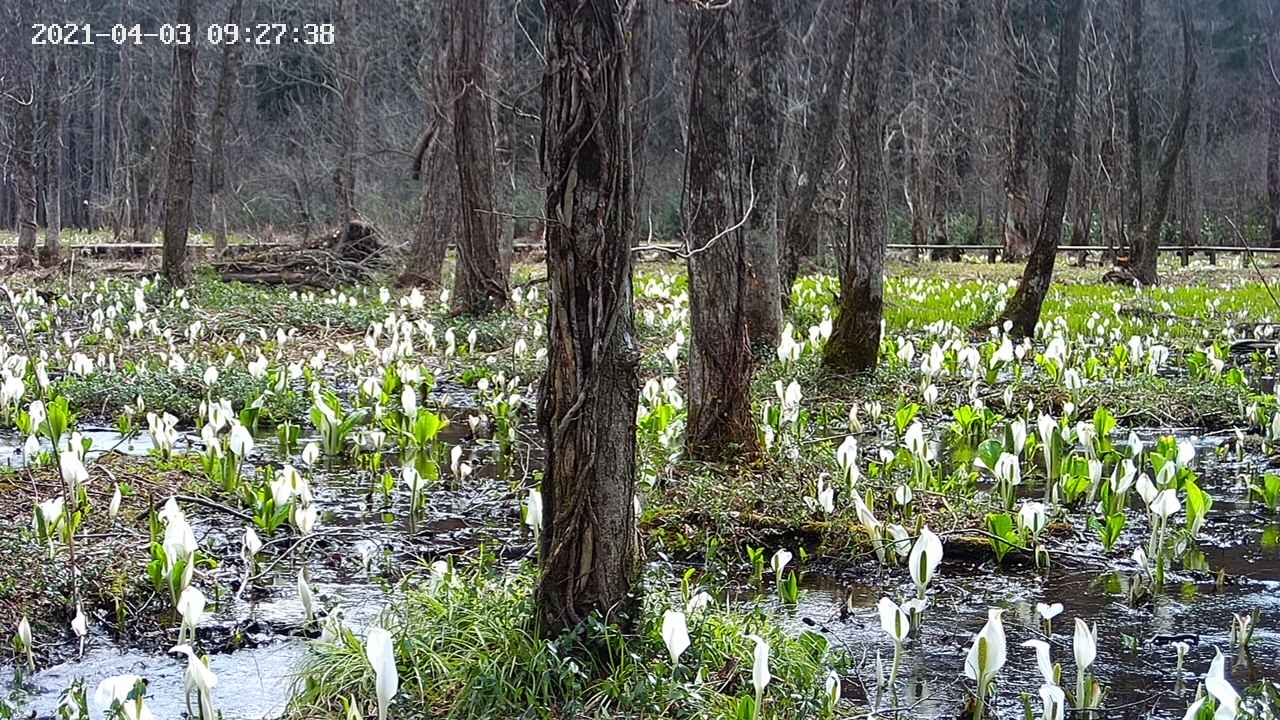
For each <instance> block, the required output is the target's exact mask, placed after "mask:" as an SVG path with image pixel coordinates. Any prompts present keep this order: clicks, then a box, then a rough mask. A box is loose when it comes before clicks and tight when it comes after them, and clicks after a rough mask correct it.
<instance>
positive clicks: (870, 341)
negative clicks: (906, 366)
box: [822, 0, 892, 373]
mask: <svg viewBox="0 0 1280 720" xmlns="http://www.w3.org/2000/svg"><path fill="white" fill-rule="evenodd" d="M891 8H892V3H891V2H890V0H868V1H867V4H866V7H865V8H864V9H863V12H862V19H861V23H862V35H861V38H860V40H859V42H858V51H857V60H856V61H855V63H854V67H855V78H854V79H855V83H856V86H855V89H854V93H853V107H852V109H851V110H850V113H849V145H850V157H851V162H850V168H849V170H850V177H849V193H850V201H849V230H848V234H847V236H846V238H845V243H846V248H845V251H844V252H843V253H842V256H843V257H844V258H846V260H845V267H844V271H843V272H842V273H841V282H840V306H839V308H838V309H837V311H836V317H835V323H834V328H833V329H832V333H831V338H830V339H829V340H828V341H827V345H826V347H825V348H824V350H823V354H822V362H823V365H825V366H826V367H827V368H829V369H831V370H833V371H836V372H841V373H855V372H868V371H871V370H874V369H875V367H876V361H877V359H878V358H879V355H880V320H881V317H882V316H883V312H884V255H885V242H886V228H885V178H884V133H885V120H884V113H883V112H882V110H881V107H880V86H881V84H882V83H883V74H884V65H885V61H884V58H885V55H887V54H888V51H887V49H886V48H885V43H886V41H887V39H888V36H889V23H890V22H891V21H892V9H891Z"/></svg>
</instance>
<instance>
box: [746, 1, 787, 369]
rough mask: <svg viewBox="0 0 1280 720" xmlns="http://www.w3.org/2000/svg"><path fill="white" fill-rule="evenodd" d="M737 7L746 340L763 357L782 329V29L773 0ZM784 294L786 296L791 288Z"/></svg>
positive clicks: (748, 2) (773, 345)
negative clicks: (745, 188) (745, 204)
mask: <svg viewBox="0 0 1280 720" xmlns="http://www.w3.org/2000/svg"><path fill="white" fill-rule="evenodd" d="M741 5H742V6H741V7H740V8H738V17H737V22H738V23H739V27H740V32H739V38H738V47H739V49H740V50H741V51H742V53H743V55H744V58H743V65H744V66H745V67H744V72H743V80H744V85H745V87H744V89H743V97H744V100H743V104H742V118H743V122H744V124H745V130H744V137H743V153H742V161H743V162H744V163H746V168H745V169H744V170H743V171H742V172H743V173H744V174H745V176H746V178H747V182H748V183H750V186H751V187H750V188H749V192H750V193H751V194H752V195H753V196H754V206H753V207H751V208H750V211H749V212H750V215H749V216H748V218H747V224H746V226H745V227H744V231H743V234H744V240H743V246H742V247H743V253H744V254H745V257H744V259H743V262H744V265H745V267H746V293H745V295H744V297H743V300H742V302H743V313H744V314H745V315H746V318H745V319H746V323H747V337H748V339H749V341H750V342H751V344H752V345H753V346H756V347H759V348H761V349H763V351H764V352H765V353H767V352H768V351H770V350H772V349H773V348H775V347H777V345H778V336H779V333H781V331H782V289H781V287H780V276H779V267H778V260H779V253H778V250H779V247H778V172H779V168H780V164H779V163H780V161H781V158H780V157H779V151H780V148H781V145H782V107H781V97H782V90H781V80H782V79H781V77H780V73H781V68H782V55H783V47H782V44H783V31H782V26H781V22H780V17H779V12H778V7H777V4H776V3H775V2H774V1H773V0H744V2H742V4H741ZM787 291H788V292H790V286H788V288H787Z"/></svg>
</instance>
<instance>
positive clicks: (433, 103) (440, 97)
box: [399, 50, 457, 289]
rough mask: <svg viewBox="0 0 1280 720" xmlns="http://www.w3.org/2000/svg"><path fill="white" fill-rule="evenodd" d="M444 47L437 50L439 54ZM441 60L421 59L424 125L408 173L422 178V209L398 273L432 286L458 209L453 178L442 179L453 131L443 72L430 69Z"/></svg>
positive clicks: (409, 280) (412, 282) (409, 281)
mask: <svg viewBox="0 0 1280 720" xmlns="http://www.w3.org/2000/svg"><path fill="white" fill-rule="evenodd" d="M446 52H447V50H446V51H442V52H441V56H442V57H444V56H445V53H446ZM442 65H443V63H441V62H436V63H423V78H422V84H423V87H424V94H425V95H426V96H427V102H426V107H425V112H424V118H425V123H426V130H425V131H424V132H423V134H422V137H421V138H420V139H419V141H418V146H417V147H416V148H415V149H414V160H413V173H412V175H413V179H414V180H419V181H421V183H422V191H421V200H420V202H421V209H420V211H419V213H420V214H419V217H418V224H417V227H415V228H414V234H413V247H412V248H411V249H410V251H409V258H408V263H407V266H406V267H405V270H404V272H403V273H402V274H401V275H400V278H399V283H400V284H401V285H405V286H409V285H419V286H422V287H425V288H432V289H435V288H439V287H440V286H441V284H442V283H443V279H442V277H441V269H442V267H441V266H442V265H443V264H444V258H445V253H446V252H447V250H448V246H449V238H450V237H451V236H452V234H453V229H454V226H455V223H454V220H455V218H456V214H457V198H456V195H457V189H456V187H454V184H453V183H451V182H447V181H445V182H442V181H441V178H445V177H448V171H449V162H448V161H449V157H448V153H447V147H446V145H447V143H448V142H449V138H450V137H451V133H452V132H453V131H452V130H451V129H450V127H449V108H448V107H447V106H446V105H445V104H444V103H446V102H447V98H448V94H449V92H450V90H449V86H448V83H447V81H446V78H444V77H443V75H442V74H440V73H436V72H434V71H433V70H432V69H431V68H433V67H439V66H442Z"/></svg>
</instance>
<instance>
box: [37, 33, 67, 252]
mask: <svg viewBox="0 0 1280 720" xmlns="http://www.w3.org/2000/svg"><path fill="white" fill-rule="evenodd" d="M45 90H46V93H47V94H46V95H45V132H46V137H47V143H46V144H47V146H48V150H46V153H45V187H44V217H45V222H44V248H43V249H42V250H41V251H40V264H41V265H44V266H45V267H52V266H54V265H57V264H58V259H59V255H60V254H61V245H62V154H63V147H62V82H61V76H60V75H59V71H58V62H57V55H56V54H50V55H49V65H48V77H47V78H45Z"/></svg>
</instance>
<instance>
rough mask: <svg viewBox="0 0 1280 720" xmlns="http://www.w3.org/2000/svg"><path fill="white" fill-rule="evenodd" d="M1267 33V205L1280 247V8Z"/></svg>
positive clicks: (1273, 237) (1273, 241) (1273, 244)
mask: <svg viewBox="0 0 1280 720" xmlns="http://www.w3.org/2000/svg"><path fill="white" fill-rule="evenodd" d="M1268 24H1269V26H1270V27H1269V32H1268V33H1267V66H1266V67H1265V68H1263V70H1262V82H1263V85H1264V86H1265V87H1266V88H1267V91H1266V98H1267V99H1266V104H1267V207H1268V209H1269V210H1270V215H1271V233H1270V235H1271V247H1280V78H1277V77H1275V76H1273V75H1272V73H1271V68H1273V67H1274V68H1276V69H1277V70H1280V11H1276V10H1272V14H1271V17H1270V23H1268Z"/></svg>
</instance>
